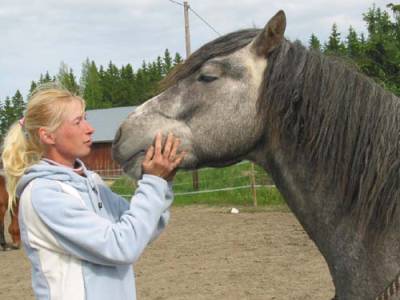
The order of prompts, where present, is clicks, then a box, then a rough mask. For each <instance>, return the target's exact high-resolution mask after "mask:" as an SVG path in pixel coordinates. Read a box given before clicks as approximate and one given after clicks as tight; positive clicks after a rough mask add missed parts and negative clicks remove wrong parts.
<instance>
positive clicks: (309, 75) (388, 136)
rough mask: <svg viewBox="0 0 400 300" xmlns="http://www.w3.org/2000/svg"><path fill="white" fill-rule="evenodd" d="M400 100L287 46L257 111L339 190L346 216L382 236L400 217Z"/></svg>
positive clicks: (275, 59) (277, 55)
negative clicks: (354, 218)
mask: <svg viewBox="0 0 400 300" xmlns="http://www.w3.org/2000/svg"><path fill="white" fill-rule="evenodd" d="M399 100H400V99H399V98H397V97H396V96H394V95H393V94H391V93H389V92H387V91H385V90H384V89H383V88H382V87H380V86H379V85H377V84H376V83H375V82H373V81H372V80H371V79H369V78H367V77H366V76H364V75H362V74H360V73H358V72H356V71H355V70H354V69H352V68H349V67H348V66H346V65H345V64H344V63H341V62H338V60H333V59H330V58H328V57H326V56H323V55H321V54H320V53H316V52H313V51H308V50H307V49H305V48H304V47H303V46H302V45H301V44H300V43H298V42H296V43H291V42H288V41H285V42H283V44H282V45H281V46H280V48H279V49H277V50H276V51H275V52H274V53H273V54H272V55H271V57H269V59H268V67H267V69H266V71H265V74H264V83H263V86H262V91H261V95H260V99H259V110H260V111H263V112H264V113H265V114H266V115H264V116H265V117H266V119H265V120H267V122H268V127H270V128H271V126H272V125H273V127H274V130H275V129H276V128H277V129H278V130H277V132H275V134H278V135H279V140H280V141H281V143H283V144H284V145H285V148H287V149H290V151H291V153H292V154H293V157H295V156H297V155H303V156H304V158H305V159H306V160H307V161H308V162H309V163H310V166H311V168H312V170H313V171H314V172H315V176H316V177H320V178H329V180H331V181H332V182H333V184H332V185H333V186H334V185H337V188H338V189H339V195H340V196H342V198H341V199H338V200H339V201H343V203H342V205H341V206H342V207H343V209H344V210H345V213H351V214H353V215H355V216H356V217H357V220H358V221H359V224H360V225H361V228H362V229H365V228H366V227H370V226H371V227H372V228H374V229H378V230H382V229H384V228H385V227H386V226H387V225H388V224H389V223H390V222H391V221H393V218H394V216H395V215H396V216H397V215H398V209H399V205H398V199H400V198H399V197H400V147H399V132H400V101H399Z"/></svg>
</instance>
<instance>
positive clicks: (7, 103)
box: [0, 90, 25, 139]
mask: <svg viewBox="0 0 400 300" xmlns="http://www.w3.org/2000/svg"><path fill="white" fill-rule="evenodd" d="M24 110H25V102H24V99H23V97H22V94H21V92H20V91H19V90H17V91H16V93H15V94H14V96H13V97H12V98H11V99H10V97H7V98H6V99H5V100H4V102H3V103H2V105H1V107H0V136H1V139H3V137H4V135H5V134H6V133H7V131H8V129H9V128H10V126H11V125H12V124H13V123H14V122H15V121H17V120H19V119H20V118H21V117H22V116H23V112H24Z"/></svg>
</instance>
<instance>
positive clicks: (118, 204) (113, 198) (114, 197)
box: [91, 172, 174, 242]
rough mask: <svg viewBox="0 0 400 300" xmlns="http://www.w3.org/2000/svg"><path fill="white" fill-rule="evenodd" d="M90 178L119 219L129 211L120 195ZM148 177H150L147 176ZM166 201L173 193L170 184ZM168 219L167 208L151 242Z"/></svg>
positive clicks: (95, 179)
mask: <svg viewBox="0 0 400 300" xmlns="http://www.w3.org/2000/svg"><path fill="white" fill-rule="evenodd" d="M91 176H92V178H93V180H94V182H95V184H96V185H97V187H98V190H99V193H100V197H101V198H102V199H104V198H106V199H107V201H108V202H109V203H110V204H111V205H112V206H113V208H115V210H116V211H117V214H118V218H120V217H121V216H122V215H123V214H124V213H125V211H127V210H128V209H129V202H128V201H127V200H126V199H125V198H123V197H121V196H120V195H118V194H116V193H114V192H113V191H112V190H111V189H110V188H109V187H108V186H107V185H106V184H105V182H104V181H103V180H102V179H101V177H100V176H99V175H98V174H97V173H95V172H93V173H92V175H91ZM148 176H150V175H148ZM165 196H166V199H167V200H168V201H171V202H172V201H173V197H174V194H173V191H172V182H168V190H167V193H166V195H165ZM169 219H170V212H169V207H168V208H167V209H166V210H165V211H163V213H162V214H161V216H160V220H159V221H158V224H157V226H156V229H155V230H154V232H153V234H152V237H151V239H150V242H151V241H154V240H155V239H156V238H157V237H158V236H159V235H160V234H161V233H162V231H163V230H164V229H165V227H166V226H167V224H168V222H169Z"/></svg>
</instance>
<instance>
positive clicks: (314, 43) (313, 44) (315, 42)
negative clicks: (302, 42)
mask: <svg viewBox="0 0 400 300" xmlns="http://www.w3.org/2000/svg"><path fill="white" fill-rule="evenodd" d="M309 49H314V50H318V51H321V42H320V41H319V39H318V38H317V36H316V35H315V34H314V33H313V34H311V37H310V40H309Z"/></svg>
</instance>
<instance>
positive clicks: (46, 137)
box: [39, 127, 56, 145]
mask: <svg viewBox="0 0 400 300" xmlns="http://www.w3.org/2000/svg"><path fill="white" fill-rule="evenodd" d="M39 138H40V141H41V142H42V143H43V144H45V145H54V144H55V143H56V138H55V136H54V134H53V133H51V132H49V131H48V130H47V129H46V128H43V127H40V128H39Z"/></svg>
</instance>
